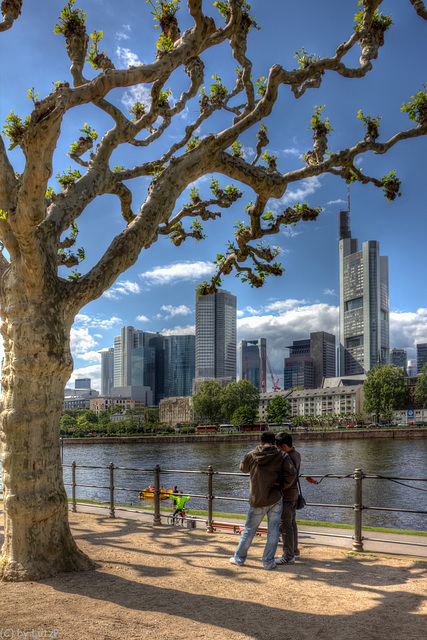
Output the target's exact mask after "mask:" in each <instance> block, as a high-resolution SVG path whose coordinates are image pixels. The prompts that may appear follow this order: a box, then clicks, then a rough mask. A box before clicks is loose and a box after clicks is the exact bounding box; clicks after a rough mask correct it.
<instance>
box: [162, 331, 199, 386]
mask: <svg viewBox="0 0 427 640" xmlns="http://www.w3.org/2000/svg"><path fill="white" fill-rule="evenodd" d="M169 341H170V345H169V365H168V371H169V392H168V397H182V396H191V394H192V388H193V380H194V377H195V365H196V337H195V336H192V335H184V336H169Z"/></svg>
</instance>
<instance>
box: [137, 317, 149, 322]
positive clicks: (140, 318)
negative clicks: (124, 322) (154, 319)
mask: <svg viewBox="0 0 427 640" xmlns="http://www.w3.org/2000/svg"><path fill="white" fill-rule="evenodd" d="M135 320H136V321H137V322H150V318H147V316H136V318H135Z"/></svg>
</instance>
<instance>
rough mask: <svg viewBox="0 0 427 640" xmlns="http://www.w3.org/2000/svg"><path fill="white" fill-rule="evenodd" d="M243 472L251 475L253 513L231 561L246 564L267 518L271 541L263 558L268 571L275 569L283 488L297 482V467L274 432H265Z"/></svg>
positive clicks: (242, 463)
mask: <svg viewBox="0 0 427 640" xmlns="http://www.w3.org/2000/svg"><path fill="white" fill-rule="evenodd" d="M240 471H243V473H248V472H249V473H250V476H251V480H250V487H249V511H248V515H247V518H246V523H245V528H244V530H243V533H242V535H241V538H240V542H239V544H238V546H237V549H236V551H235V553H234V556H233V557H232V558H230V562H231V563H232V564H236V565H239V566H241V565H243V564H244V562H245V560H246V557H247V555H248V550H249V547H250V546H251V543H252V540H253V538H254V535H255V534H256V532H257V529H258V527H259V525H260V524H261V522H262V519H263V518H264V516H267V523H268V524H267V540H266V543H265V547H264V553H263V556H262V563H263V565H264V569H274V568H275V566H276V564H275V561H274V555H275V553H276V549H277V545H278V543H279V525H280V514H281V513H282V489H284V488H286V487H289V486H290V485H291V484H292V483H293V482H294V480H295V473H296V471H295V467H294V465H293V464H292V462H291V460H290V458H289V456H288V454H287V453H285V452H284V451H281V450H279V449H278V448H277V447H276V446H275V436H274V433H271V432H270V431H265V432H264V433H263V434H262V435H261V445H259V446H258V447H256V448H255V449H253V450H252V451H250V452H249V453H248V454H246V456H245V458H244V459H243V460H242V462H241V463H240Z"/></svg>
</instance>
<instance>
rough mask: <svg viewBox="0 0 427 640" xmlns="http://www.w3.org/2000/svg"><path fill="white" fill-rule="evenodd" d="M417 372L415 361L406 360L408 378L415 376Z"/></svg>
mask: <svg viewBox="0 0 427 640" xmlns="http://www.w3.org/2000/svg"><path fill="white" fill-rule="evenodd" d="M417 372H418V368H417V361H416V360H408V376H409V377H410V378H411V377H413V376H416V375H417Z"/></svg>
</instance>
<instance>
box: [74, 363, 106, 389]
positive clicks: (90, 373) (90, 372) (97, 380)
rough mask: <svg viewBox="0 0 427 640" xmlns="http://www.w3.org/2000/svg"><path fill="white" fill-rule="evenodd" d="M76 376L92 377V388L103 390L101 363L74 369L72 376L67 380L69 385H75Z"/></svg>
mask: <svg viewBox="0 0 427 640" xmlns="http://www.w3.org/2000/svg"><path fill="white" fill-rule="evenodd" d="M76 378H90V380H91V383H90V386H91V388H92V389H96V390H97V391H101V365H100V364H94V365H91V366H89V367H81V368H80V369H74V371H73V373H72V374H71V378H70V379H69V381H68V382H67V387H71V386H73V387H74V380H75V379H76Z"/></svg>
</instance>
